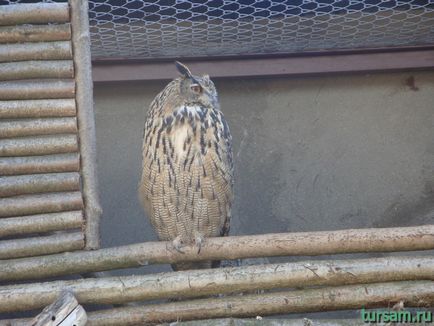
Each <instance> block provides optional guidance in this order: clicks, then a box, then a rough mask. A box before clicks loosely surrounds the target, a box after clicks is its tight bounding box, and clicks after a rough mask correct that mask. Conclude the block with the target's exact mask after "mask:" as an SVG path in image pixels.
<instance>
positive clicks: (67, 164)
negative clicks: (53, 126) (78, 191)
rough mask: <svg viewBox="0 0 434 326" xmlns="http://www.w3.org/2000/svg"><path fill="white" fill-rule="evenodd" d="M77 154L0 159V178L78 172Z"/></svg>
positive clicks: (78, 159) (78, 157) (78, 158)
mask: <svg viewBox="0 0 434 326" xmlns="http://www.w3.org/2000/svg"><path fill="white" fill-rule="evenodd" d="M79 169H80V156H79V154H78V153H66V154H54V155H43V156H24V157H0V176H4V175H21V174H34V173H54V172H78V171H79Z"/></svg>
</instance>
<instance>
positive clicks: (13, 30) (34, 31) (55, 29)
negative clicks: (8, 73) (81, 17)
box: [0, 24, 71, 43]
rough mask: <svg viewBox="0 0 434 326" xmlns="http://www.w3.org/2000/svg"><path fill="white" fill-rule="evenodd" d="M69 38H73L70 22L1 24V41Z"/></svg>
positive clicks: (39, 40) (13, 41)
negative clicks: (58, 23)
mask: <svg viewBox="0 0 434 326" xmlns="http://www.w3.org/2000/svg"><path fill="white" fill-rule="evenodd" d="M69 40H71V25H70V24H61V25H18V26H0V43H22V42H51V41H69Z"/></svg>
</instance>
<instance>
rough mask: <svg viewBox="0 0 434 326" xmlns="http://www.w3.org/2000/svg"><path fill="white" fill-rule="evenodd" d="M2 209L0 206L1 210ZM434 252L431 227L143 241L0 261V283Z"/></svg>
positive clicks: (432, 229) (433, 227)
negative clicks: (157, 267) (177, 242)
mask: <svg viewBox="0 0 434 326" xmlns="http://www.w3.org/2000/svg"><path fill="white" fill-rule="evenodd" d="M0 207H1V206H0ZM429 249H434V226H433V225H427V226H416V227H401V228H378V229H353V230H340V231H321V232H298V233H280V234H263V235H250V236H230V237H224V238H220V237H219V238H207V239H206V241H205V243H204V244H203V246H202V249H201V251H200V254H198V253H197V248H196V247H194V246H186V247H183V248H182V251H183V252H184V253H180V252H178V251H176V250H175V249H174V248H173V246H172V244H171V242H164V241H158V242H145V243H138V244H132V245H127V246H121V247H115V248H103V249H100V250H94V251H88V252H86V251H83V252H81V251H80V252H76V253H69V254H59V255H52V256H44V257H38V259H33V258H29V259H25V260H11V261H7V262H2V261H0V281H3V280H15V281H16V280H23V279H25V280H27V279H35V278H44V277H54V276H59V275H68V274H80V273H90V272H97V271H105V270H112V269H120V268H129V267H138V266H141V265H147V264H173V263H178V262H181V261H201V260H222V259H237V258H253V257H269V256H291V255H295V256H317V255H327V254H344V253H361V252H393V251H414V250H429Z"/></svg>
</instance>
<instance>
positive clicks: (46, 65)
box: [0, 3, 85, 259]
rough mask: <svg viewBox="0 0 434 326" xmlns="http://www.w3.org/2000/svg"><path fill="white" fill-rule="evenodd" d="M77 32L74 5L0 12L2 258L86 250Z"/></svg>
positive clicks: (19, 7) (28, 6) (16, 7)
mask: <svg viewBox="0 0 434 326" xmlns="http://www.w3.org/2000/svg"><path fill="white" fill-rule="evenodd" d="M71 25H72V24H71V14H70V7H69V4H67V3H38V4H17V5H7V6H0V259H9V258H18V257H28V256H39V255H44V254H52V253H58V252H64V251H72V250H78V249H83V248H84V247H85V239H84V230H85V214H84V200H83V192H82V183H83V180H82V173H81V161H80V160H81V154H80V144H79V138H80V137H79V129H78V121H77V120H78V109H77V102H76V89H77V83H76V78H75V77H76V68H75V62H74V61H75V60H74V57H73V53H74V46H73V42H72V38H73V28H72V26H71ZM54 231H62V233H56V234H53V233H52V232H54Z"/></svg>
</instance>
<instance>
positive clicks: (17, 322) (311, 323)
mask: <svg viewBox="0 0 434 326" xmlns="http://www.w3.org/2000/svg"><path fill="white" fill-rule="evenodd" d="M256 317H258V316H256ZM3 322H5V326H28V325H29V323H30V322H31V320H30V319H10V320H4V321H3ZM160 325H161V324H160ZM163 325H164V324H163ZM169 325H170V326H366V323H365V322H363V321H362V320H361V319H360V318H358V319H308V318H288V319H283V318H279V319H277V318H274V319H273V318H267V319H265V318H258V319H257V318H244V319H241V318H223V319H206V320H197V321H177V322H176V323H171V324H169ZM418 325H421V326H424V325H426V326H429V324H428V323H420V324H418Z"/></svg>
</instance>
